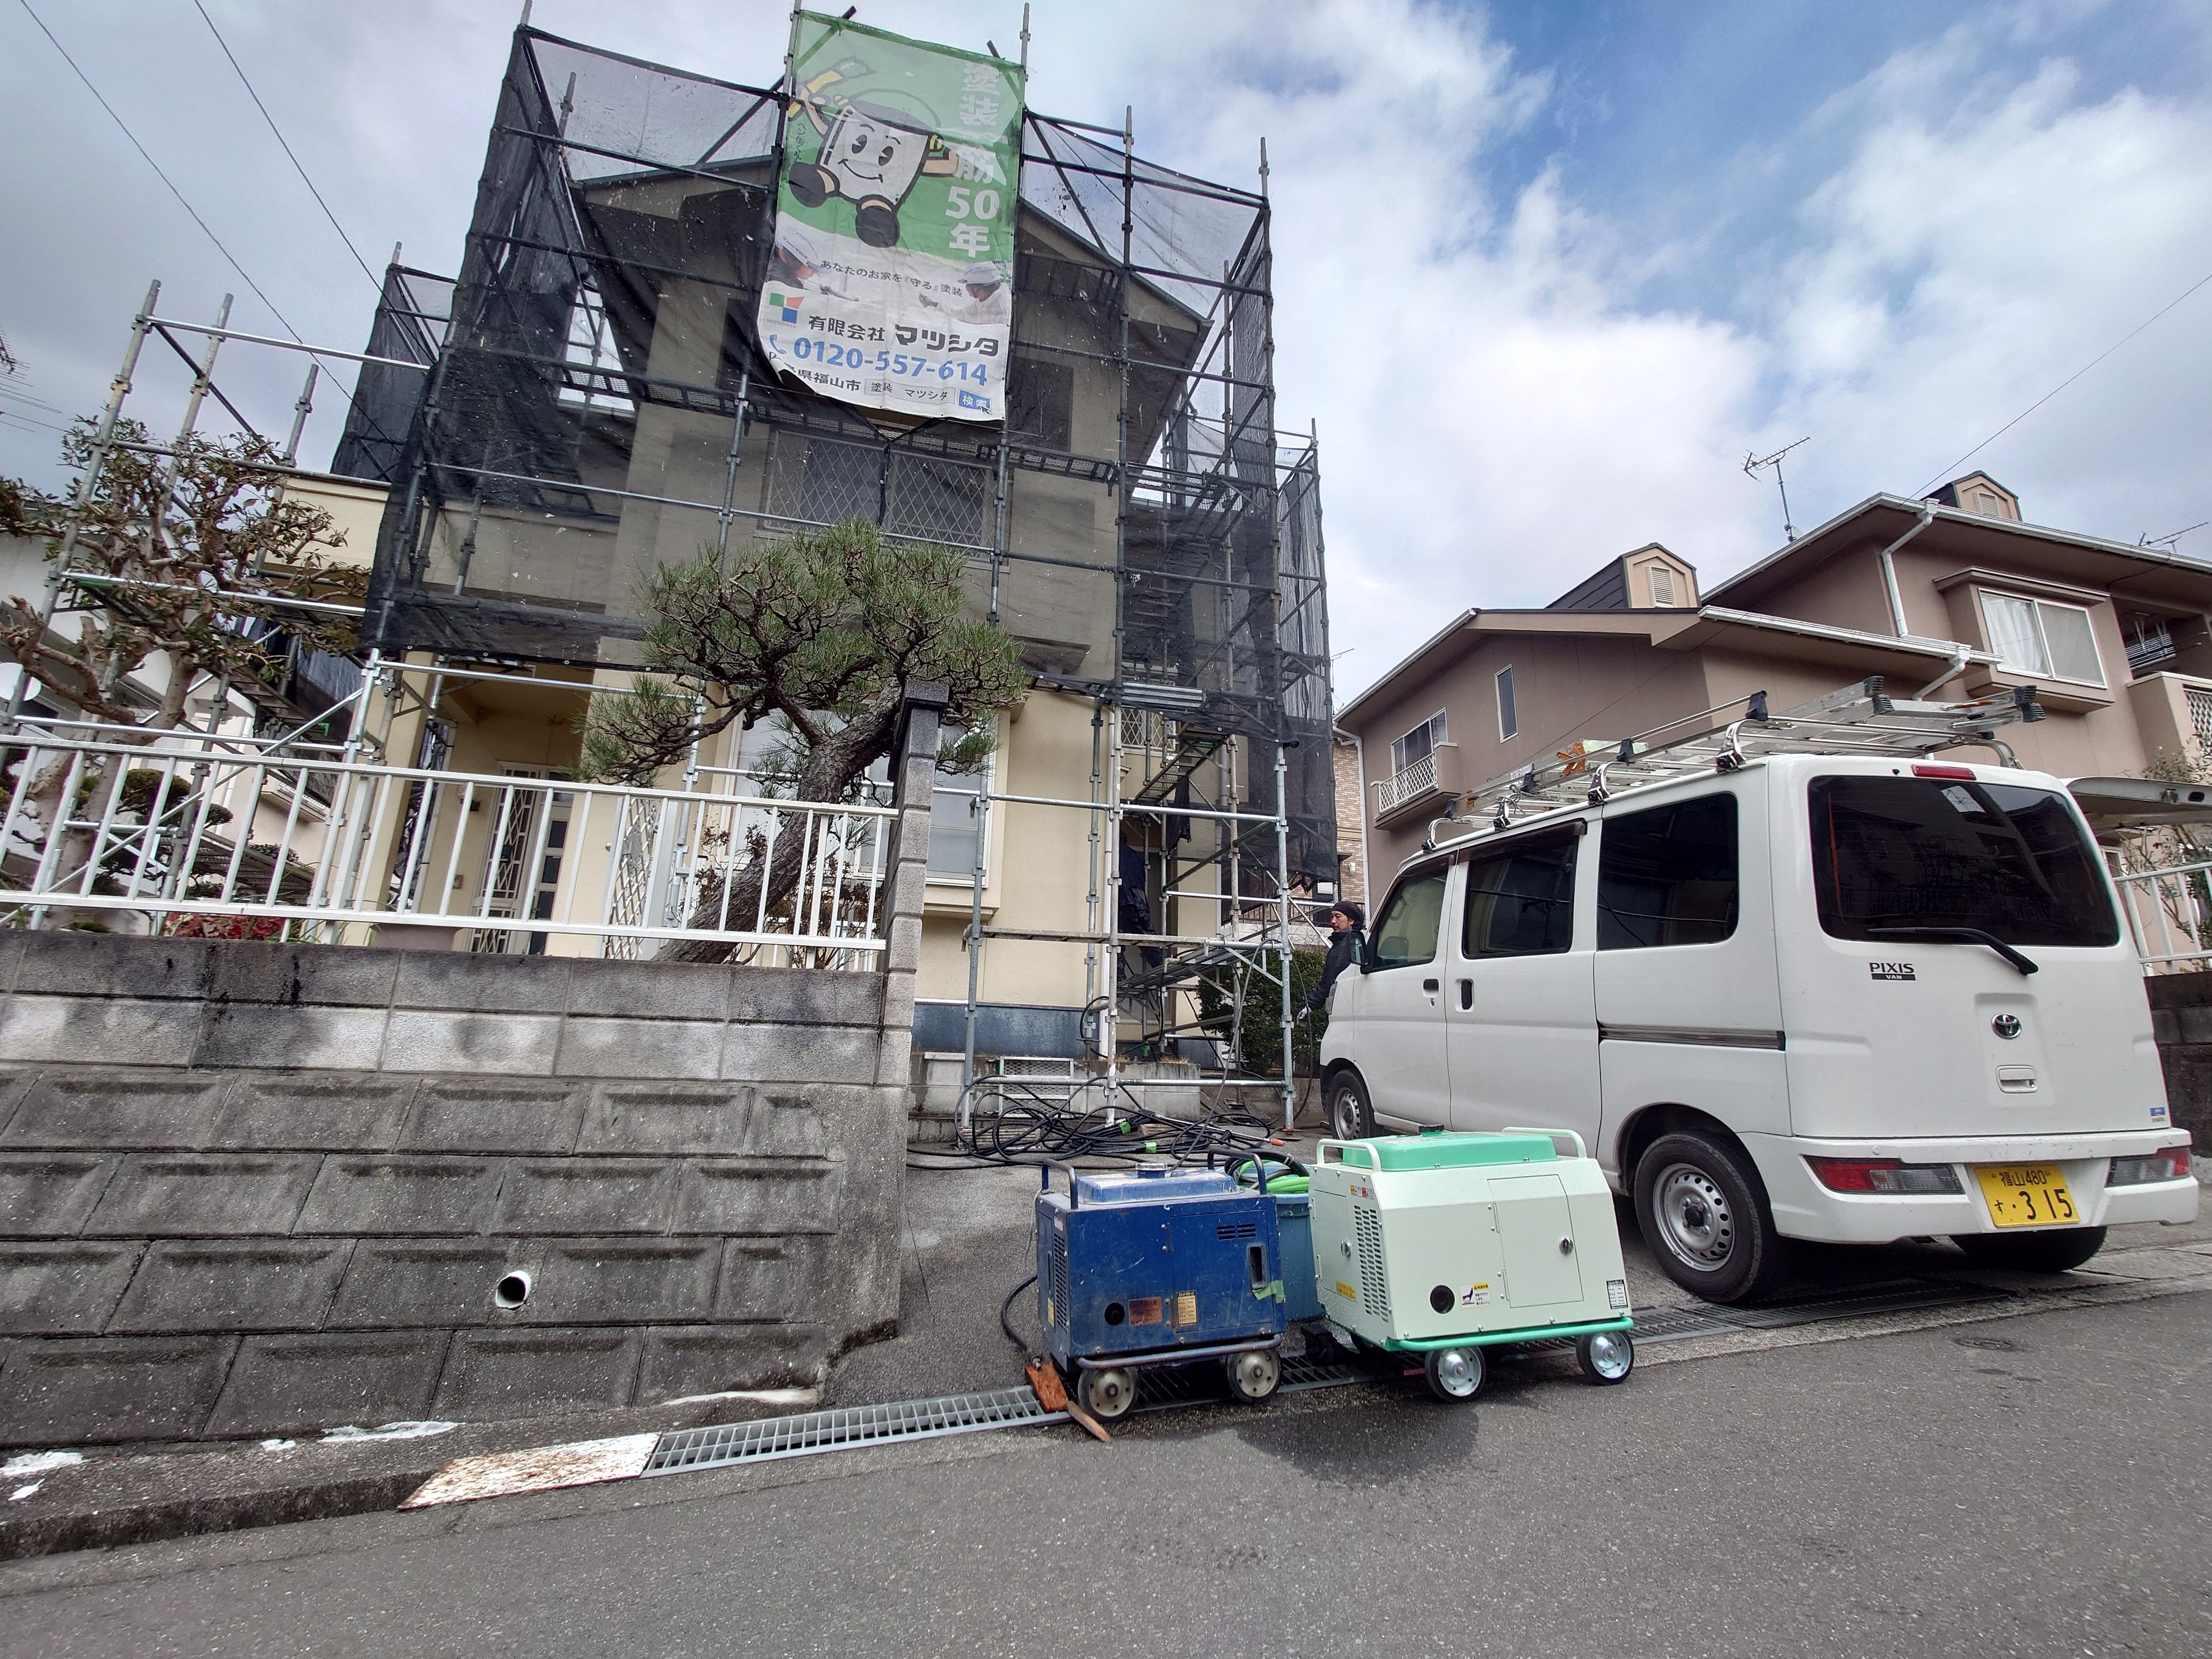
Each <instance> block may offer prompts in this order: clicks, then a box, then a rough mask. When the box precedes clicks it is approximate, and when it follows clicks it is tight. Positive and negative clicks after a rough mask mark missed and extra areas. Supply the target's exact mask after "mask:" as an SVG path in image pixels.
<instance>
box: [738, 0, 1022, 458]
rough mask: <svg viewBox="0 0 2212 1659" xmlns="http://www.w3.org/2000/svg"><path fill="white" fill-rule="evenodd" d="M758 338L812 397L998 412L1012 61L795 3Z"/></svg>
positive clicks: (1016, 160)
mask: <svg viewBox="0 0 2212 1659" xmlns="http://www.w3.org/2000/svg"><path fill="white" fill-rule="evenodd" d="M792 80H793V85H792V86H791V87H790V88H788V90H789V93H790V98H791V101H790V103H789V105H788V106H787V111H786V114H785V121H784V155H783V171H782V175H781V178H780V179H778V181H777V191H776V217H775V252H774V253H773V255H772V256H771V257H770V258H769V270H768V281H767V283H765V284H764V285H763V289H762V290H761V308H760V338H761V344H762V346H763V349H765V350H766V352H767V353H768V356H769V361H770V362H773V363H774V364H775V367H776V368H780V369H782V370H784V371H785V372H786V373H787V374H792V375H793V376H795V377H796V378H797V379H798V380H800V381H802V382H804V383H805V385H807V386H810V387H811V388H812V389H813V390H815V391H816V392H820V393H821V394H822V395H823V396H824V397H826V398H836V399H837V400H838V401H840V402H842V403H848V404H858V405H860V406H861V407H862V408H866V409H881V410H894V411H896V412H898V413H901V414H906V415H921V416H932V417H935V418H938V419H943V420H956V421H1002V420H1004V419H1005V418H1006V366H1007V360H1008V356H1009V341H1010V339H1011V337H1012V329H1013V319H1014V295H1013V274H1014V214H1015V204H1016V198H1017V195H1018V191H1019V188H1020V181H1021V118H1022V71H1021V70H1020V68H1019V67H1018V66H1017V65H1016V64H1010V63H1008V62H1007V61H1006V59H1004V58H992V57H985V56H981V55H979V54H977V53H975V52H957V51H955V50H954V49H952V48H951V47H950V46H929V45H927V44H925V43H923V42H921V41H919V40H906V39H903V38H902V37H901V36H899V35H896V34H886V33H884V32H883V31H882V30H880V29H872V28H866V27H863V26H861V25H860V24H858V23H848V22H845V21H842V20H841V19H838V18H835V17H823V16H818V15H816V14H815V13H813V12H801V13H799V18H798V50H797V52H796V54H795V56H794V58H793V76H792Z"/></svg>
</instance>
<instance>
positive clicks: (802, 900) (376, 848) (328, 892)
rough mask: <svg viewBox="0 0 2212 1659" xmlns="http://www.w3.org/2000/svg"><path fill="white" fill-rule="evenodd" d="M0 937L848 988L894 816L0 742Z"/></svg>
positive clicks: (330, 760)
mask: <svg viewBox="0 0 2212 1659" xmlns="http://www.w3.org/2000/svg"><path fill="white" fill-rule="evenodd" d="M0 789H4V790H5V792H6V793H5V810H4V813H0V919H4V920H7V921H13V922H14V923H15V925H22V924H23V923H25V922H31V923H33V924H36V923H40V922H42V921H47V920H49V918H50V913H52V912H56V911H60V912H64V913H67V914H71V915H74V914H75V913H80V912H118V913H125V914H131V913H135V914H136V915H139V916H142V917H143V918H145V925H146V926H148V927H151V928H153V929H155V930H156V931H161V932H167V933H233V934H239V933H243V934H245V935H246V936H257V937H258V936H264V935H265V934H266V933H270V932H272V931H274V930H275V928H276V927H277V926H278V925H283V924H289V925H290V931H291V932H292V933H293V935H294V936H295V937H314V938H319V939H326V940H330V941H331V942H337V941H339V940H342V939H349V938H350V939H351V940H352V942H355V943H365V942H366V936H365V933H363V932H362V931H361V930H362V929H365V928H366V927H369V926H383V927H392V926H395V925H398V926H412V927H452V928H454V929H457V930H458V929H462V928H466V929H469V930H470V933H471V937H470V941H469V942H470V944H471V948H473V949H476V950H479V951H506V952H514V953H522V952H531V951H544V950H546V949H547V948H548V945H549V943H550V941H551V940H553V939H556V938H562V937H579V936H580V937H583V938H586V939H597V940H598V941H599V948H598V953H599V954H601V955H606V956H620V957H637V956H650V955H652V954H653V953H654V951H655V950H656V949H657V948H658V946H659V942H660V941H666V940H686V939H700V940H715V941H720V942H724V943H726V944H729V945H732V946H733V947H735V950H734V954H735V956H736V958H737V959H738V960H739V961H744V962H752V963H763V964H765V965H772V966H773V965H793V966H810V967H821V968H848V969H860V968H869V967H872V966H874V965H875V963H876V961H877V960H878V956H879V953H880V952H881V951H882V950H883V948H884V917H883V915H882V890H883V876H884V857H885V854H886V848H887V842H888V838H889V831H890V823H889V820H890V817H891V816H892V809H891V808H890V807H888V806H878V805H834V806H833V805H814V804H811V803H803V802H796V801H788V800H775V799H763V798H761V797H758V796H750V795H746V796H741V795H734V794H716V793H694V792H687V791H682V790H667V789H635V788H622V787H614V786H611V785H605V784H586V783H576V782H573V781H568V780H566V779H562V778H558V777H551V776H503V777H502V776H489V775H471V774H465V773H454V772H433V771H424V770H419V769H412V768H404V767H391V766H376V765H368V764H365V763H360V762H357V761H349V760H347V759H345V758H344V757H343V753H342V752H341V751H337V750H328V749H325V750H308V751H299V752H289V753H281V754H280V753H272V752H268V751H265V750H258V749H257V748H254V747H253V746H252V745H251V744H228V745H225V746H223V747H221V748H218V747H216V746H215V745H214V744H212V743H211V742H210V740H209V739H206V738H202V737H199V736H198V735H197V734H195V733H190V732H179V733H174V734H164V736H163V737H162V738H161V739H159V740H157V742H156V744H155V745H154V746H142V745H139V744H129V743H119V742H117V741H114V740H112V739H107V740H94V739H84V738H70V737H64V736H62V735H59V734H58V733H51V732H24V733H22V734H20V735H18V736H16V737H14V738H6V739H0ZM115 921H117V922H121V921H123V917H122V916H120V915H118V916H117V917H116V918H115ZM348 929H353V930H355V931H354V932H353V933H350V934H349V933H348V931H347V930H348Z"/></svg>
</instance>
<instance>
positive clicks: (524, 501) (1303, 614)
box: [337, 30, 1335, 878]
mask: <svg viewBox="0 0 2212 1659" xmlns="http://www.w3.org/2000/svg"><path fill="white" fill-rule="evenodd" d="M780 121H781V113H780V111H779V107H778V100H777V98H776V96H775V94H774V93H773V92H771V91H769V90H764V89H763V88H751V87H744V86H738V85H735V84H732V83H730V82H722V81H717V80H714V79H711V78H709V77H707V76H698V75H692V74H688V73H686V72H684V71H682V70H673V69H668V68H664V67H661V66H659V65H655V64H644V63H640V62H637V61H635V60H634V59H630V58H622V57H618V56H616V55H614V54H611V53H607V52H599V51H595V50H592V49H591V48H588V47H585V46H578V45H576V44H574V43H572V42H568V41H564V40H556V39H554V38H552V37H550V36H548V35H544V34H541V33H536V32H534V31H531V30H522V31H520V32H518V33H517V34H516V37H515V43H514V50H513V55H512V57H511V58H510V60H509V63H508V66H507V75H506V77H505V80H504V82H502V85H501V93H500V99H499V105H498V112H497V116H496V119H495V124H494V127H493V131H492V134H491V138H490V143H489V149H488V151H487V154H486V156H485V162H484V171H483V179H482V181H481V183H480V184H479V185H478V189H477V202H476V208H475V211H474V214H473V216H472V218H471V224H470V228H469V234H468V240H467V244H466V246H465V251H464V254H463V258H462V262H461V269H460V274H459V278H458V279H457V280H456V281H454V282H453V283H449V284H444V283H440V282H439V280H438V279H436V278H431V277H426V276H422V274H421V273H418V272H413V271H400V270H394V271H393V272H392V274H391V276H389V277H388V278H387V282H386V295H385V302H384V304H383V305H382V306H380V308H379V311H378V313H377V321H376V326H375V331H374V336H373V338H372V343H371V346H370V350H371V352H372V353H373V354H374V355H376V356H389V357H392V358H396V359H398V360H401V361H403V362H423V363H425V364H426V365H428V368H427V371H426V372H416V371H413V370H409V369H402V368H376V367H374V366H371V368H369V369H368V370H366V371H365V372H364V374H363V377H362V386H363V389H364V391H363V395H362V396H361V397H360V398H358V399H357V403H356V416H355V418H354V420H353V421H351V422H349V425H348V428H347V431H346V435H345V437H344V439H343V441H342V443H341V445H340V449H339V455H338V460H337V465H338V467H339V470H342V471H349V472H351V473H354V474H356V475H357V476H362V477H379V478H384V479H386V480H388V481H390V482H391V483H392V486H393V488H392V495H391V500H390V505H389V507H387V509H386V516H385V521H384V526H383V529H382V533H381V535H380V538H379V542H378V548H377V559H376V568H375V574H374V582H373V586H372V592H371V595H370V604H369V626H368V642H369V643H371V644H374V645H375V646H377V647H379V648H380V649H382V650H384V651H385V652H386V653H397V652H403V651H428V652H435V653H443V654H446V655H448V656H452V657H457V658H468V659H502V660H531V659H536V660H546V661H558V662H568V663H575V664H581V665H599V664H604V663H609V662H617V663H618V662H622V661H624V660H627V659H629V653H632V652H633V651H634V649H635V647H634V645H633V644H632V641H635V638H636V635H637V632H638V627H637V623H636V619H635V614H634V611H635V599H634V596H635V592H637V589H638V585H639V581H640V579H641V577H642V576H643V575H644V574H645V573H646V572H647V571H648V570H650V569H651V568H653V566H654V565H656V564H658V563H659V562H667V561H671V560H677V559H684V558H690V557H692V556H696V554H697V553H698V552H699V550H701V549H702V547H704V548H708V549H712V550H716V551H717V552H719V553H722V554H727V553H728V552H729V551H731V550H733V549H735V550H742V549H744V547H746V546H749V545H750V544H753V543H754V542H755V541H757V540H763V539H772V538H775V537H776V536H779V535H781V534H783V533H786V532H787V531H788V530H789V529H790V528H791V527H792V526H794V525H804V524H826V523H831V522H835V521H836V520H839V519H842V518H845V517H847V516H848V515H852V514H855V513H857V514H859V515H860V516H861V517H864V518H866V519H868V520H872V522H875V523H878V524H880V525H882V526H884V529H885V530H886V531H888V532H890V533H892V534H894V535H898V536H903V537H911V538H917V539H927V540H932V541H939V542H944V543H946V544H951V545H953V546H956V547H960V548H963V549H965V550H968V551H969V554H970V571H971V574H970V578H969V587H970V597H971V599H972V600H973V602H974V604H975V607H976V608H977V609H978V610H979V611H987V612H988V613H989V614H991V615H994V616H995V617H997V618H998V619H999V620H1000V622H1001V623H1003V624H1004V625H1005V626H1006V628H1007V629H1010V630H1011V631H1012V633H1014V634H1015V635H1017V636H1018V637H1019V638H1020V639H1021V640H1022V641H1023V642H1024V652H1025V654H1026V655H1027V657H1028V659H1029V661H1030V665H1031V666H1032V668H1033V669H1035V670H1036V671H1037V672H1038V673H1039V674H1040V675H1041V676H1042V677H1043V678H1046V679H1047V681H1048V683H1052V684H1060V685H1064V686H1066V687H1069V688H1071V689H1076V690H1098V691H1101V692H1103V693H1105V694H1107V695H1109V696H1114V697H1115V698H1117V699H1121V698H1127V700H1128V701H1131V702H1149V704H1150V706H1151V707H1152V708H1156V709H1158V710H1160V711H1162V713H1163V714H1164V715H1166V716H1167V717H1168V718H1170V719H1173V720H1176V721H1177V722H1179V724H1180V725H1181V726H1182V727H1185V728H1188V729H1192V730H1197V731H1217V732H1234V733H1239V734H1243V735H1246V736H1249V737H1254V738H1261V739H1262V740H1263V741H1265V742H1269V743H1272V742H1273V741H1274V740H1277V739H1280V740H1284V741H1286V742H1287V743H1289V744H1291V745H1292V748H1291V764H1290V778H1291V788H1290V793H1291V800H1290V802H1289V805H1290V808H1291V832H1292V837H1293V848H1292V859H1291V862H1292V866H1293V867H1294V868H1295V869H1297V870H1300V871H1304V872H1310V873H1313V874H1316V875H1319V876H1322V877H1323V878H1328V877H1329V876H1333V875H1334V870H1335V860H1334V804H1333V781H1332V778H1331V773H1330V761H1329V743H1328V731H1329V703H1328V628H1327V617H1326V605H1325V597H1324V585H1323V574H1322V543H1321V514H1320V506H1319V477H1318V472H1317V470H1316V461H1315V458H1314V454H1313V451H1312V448H1311V446H1310V444H1309V443H1307V442H1306V441H1304V440H1296V441H1293V442H1292V447H1291V448H1290V450H1289V451H1288V452H1287V453H1286V452H1285V451H1284V450H1280V449H1279V447H1278V443H1279V440H1278V435H1277V434H1276V433H1275V431H1274V397H1273V337H1272V332H1271V324H1270V315H1271V308H1272V300H1271V292H1270V282H1271V270H1270V264H1269V254H1268V245H1267V226H1268V218H1267V204H1266V202H1265V201H1264V199H1263V198H1261V197H1258V196H1255V195H1252V194H1249V193H1247V192H1244V191H1237V190H1234V189H1231V188H1229V187H1227V186H1224V185H1212V184H1207V183H1206V182H1205V181H1202V180H1199V179H1190V178H1187V177H1185V176H1183V175H1182V174H1179V173H1173V172H1171V171H1170V170H1168V169H1165V168H1163V167H1157V166H1154V165H1152V164H1150V163H1147V162H1145V161H1139V160H1136V159H1135V158H1133V157H1131V156H1127V155H1124V153H1123V151H1122V150H1121V149H1119V148H1117V147H1110V146H1108V145H1105V144H1102V143H1099V142H1097V139H1096V138H1094V137H1086V136H1085V134H1084V133H1083V132H1081V131H1077V130H1076V129H1075V128H1074V127H1073V126H1072V125H1068V124H1065V123H1060V122H1055V121H1053V120H1049V119H1047V118H1042V117H1038V116H1036V115H1034V114H1032V115H1031V116H1030V117H1029V118H1027V119H1026V120H1025V121H1024V157H1023V166H1022V176H1021V191H1020V197H1021V209H1022V211H1021V217H1020V220H1019V222H1018V236H1017V264H1016V272H1015V321H1014V346H1013V352H1012V363H1011V374H1010V379H1009V386H1008V406H1009V411H1010V412H1009V417H1008V420H1007V422H1006V426H1005V427H1004V428H1000V427H998V426H978V425H971V424H963V423H960V422H929V421H925V422H921V423H920V424H914V423H912V422H908V421H906V420H903V419H900V418H896V417H890V416H880V417H877V418H871V417H870V416H867V415H866V414H863V413H862V412H861V411H860V410H854V409H851V408H848V407H846V406H844V405H842V404H836V403H833V402H830V401H828V400H826V399H824V398H820V397H818V396H816V395H815V394H813V393H811V392H807V391H805V390H802V389H800V388H799V387H797V386H796V385H795V384H793V383H790V382H787V381H785V380H781V379H779V377H777V376H776V375H775V374H773V373H772V372H771V371H770V370H769V368H768V367H767V365H766V363H765V362H764V361H763V357H762V356H761V354H760V352H759V350H758V349H757V343H756V341H755V339H754V325H753V319H754V316H755V314H756V312H757V302H758V295H759V287H760V283H761V282H762V280H763V273H764V271H765V269H766V264H767V259H768V253H769V240H770V235H769V233H770V230H771V227H772V223H773V214H774V200H775V197H774V184H775V164H776V156H777V153H778V144H779V142H780V137H781V131H780ZM448 313H450V317H451V322H450V325H448V324H447V320H446V318H447V314H448ZM372 377H374V379H373V378H372ZM403 432H404V441H402V440H401V439H400V437H399V436H398V435H399V434H400V433H403ZM1272 761H1273V757H1272V755H1268V756H1267V757H1265V759H1264V760H1262V761H1255V763H1254V764H1253V765H1252V766H1251V768H1250V771H1251V774H1252V776H1251V778H1250V781H1249V790H1250V793H1249V794H1248V795H1247V797H1246V799H1248V801H1249V802H1250V803H1251V804H1252V805H1255V807H1257V808H1258V809H1259V810H1262V811H1265V810H1268V809H1270V808H1271V807H1272V806H1273V768H1272ZM1255 852H1256V849H1255ZM1265 862H1266V863H1267V864H1269V865H1271V866H1272V864H1273V848H1272V847H1270V848H1267V849H1266V857H1265Z"/></svg>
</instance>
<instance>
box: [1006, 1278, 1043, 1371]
mask: <svg viewBox="0 0 2212 1659" xmlns="http://www.w3.org/2000/svg"><path fill="white" fill-rule="evenodd" d="M1034 1284H1036V1274H1035V1273H1031V1274H1030V1276H1029V1277H1028V1278H1027V1279H1024V1280H1022V1282H1021V1283H1020V1284H1018V1285H1015V1286H1014V1288H1013V1289H1012V1290H1011V1291H1007V1292H1006V1300H1005V1301H1004V1302H1001V1303H1000V1304H999V1328H1000V1330H1002V1331H1004V1332H1005V1333H1006V1340H1007V1341H1009V1342H1011V1343H1012V1344H1013V1345H1014V1346H1015V1347H1017V1348H1018V1349H1019V1350H1020V1351H1021V1355H1022V1358H1024V1359H1027V1358H1029V1357H1030V1354H1032V1353H1034V1352H1036V1350H1035V1349H1033V1348H1031V1347H1030V1345H1029V1344H1028V1342H1026V1341H1025V1340H1023V1339H1022V1338H1021V1337H1019V1336H1018V1335H1016V1334H1015V1333H1014V1328H1013V1326H1012V1323H1010V1322H1008V1320H1007V1318H1006V1316H1007V1315H1008V1314H1010V1313H1012V1311H1013V1310H1014V1298H1015V1297H1018V1296H1019V1295H1020V1294H1021V1293H1022V1292H1023V1291H1026V1290H1027V1289H1029V1287H1030V1285H1034Z"/></svg>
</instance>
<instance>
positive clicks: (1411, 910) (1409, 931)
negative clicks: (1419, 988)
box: [1368, 870, 1447, 969]
mask: <svg viewBox="0 0 2212 1659" xmlns="http://www.w3.org/2000/svg"><path fill="white" fill-rule="evenodd" d="M1446 873H1447V872H1444V871H1442V870H1439V871H1437V872H1436V873H1435V874H1433V875H1426V876H1415V877H1413V878H1411V879H1409V880H1406V881H1401V882H1400V883H1399V884H1398V885H1397V888H1396V890H1394V891H1393V892H1392V893H1391V895H1390V902H1389V903H1387V904H1385V905H1384V906H1383V914H1382V915H1381V916H1380V917H1378V918H1377V919H1376V923H1375V932H1374V934H1373V940H1374V942H1373V944H1372V945H1371V946H1370V949H1369V951H1368V966H1369V968H1370V969H1377V968H1410V967H1412V966H1413V965H1414V964H1415V963H1423V962H1434V961H1435V960H1436V959H1437V923H1438V922H1440V921H1443V914H1444V877H1445V874H1446Z"/></svg>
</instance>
